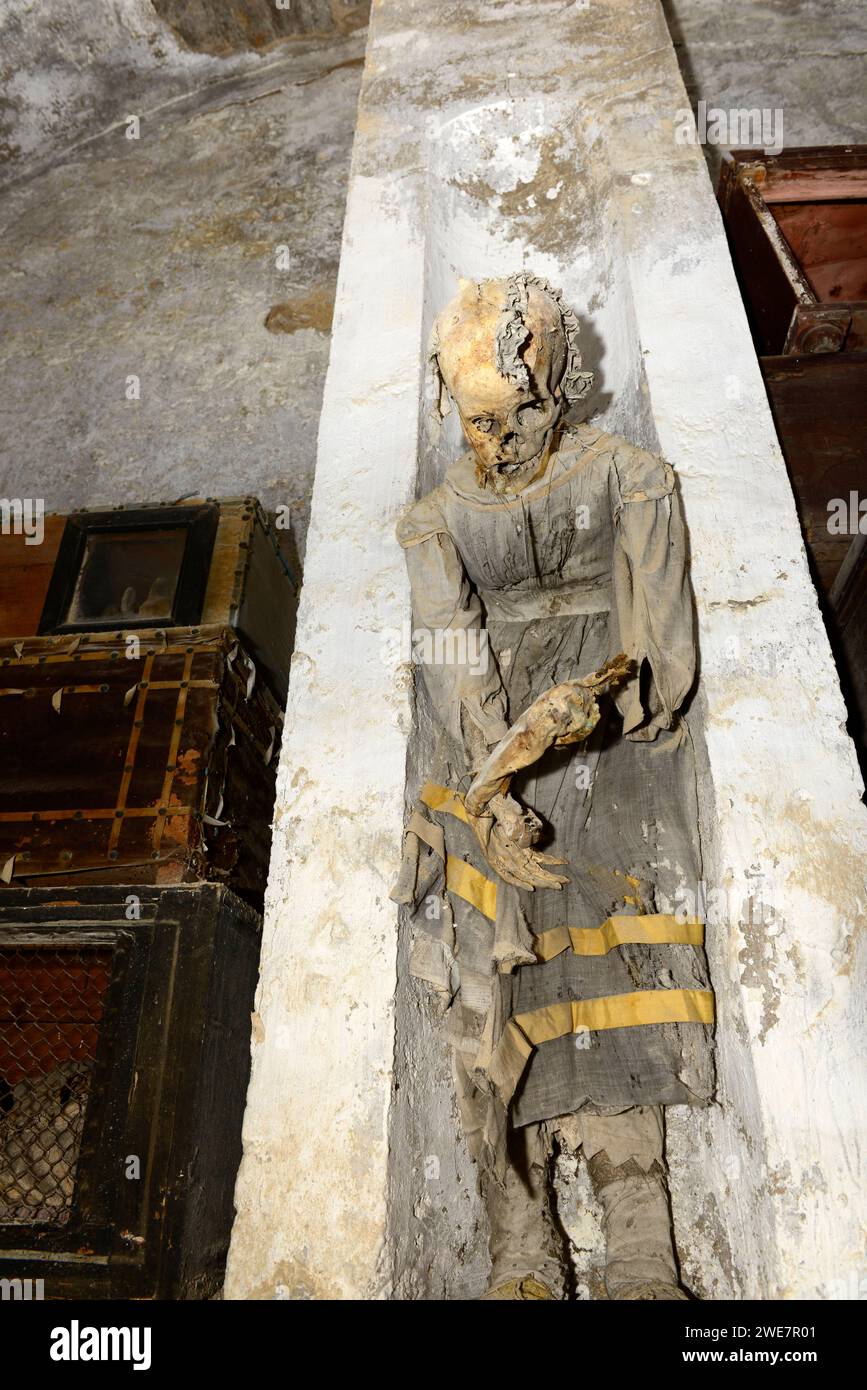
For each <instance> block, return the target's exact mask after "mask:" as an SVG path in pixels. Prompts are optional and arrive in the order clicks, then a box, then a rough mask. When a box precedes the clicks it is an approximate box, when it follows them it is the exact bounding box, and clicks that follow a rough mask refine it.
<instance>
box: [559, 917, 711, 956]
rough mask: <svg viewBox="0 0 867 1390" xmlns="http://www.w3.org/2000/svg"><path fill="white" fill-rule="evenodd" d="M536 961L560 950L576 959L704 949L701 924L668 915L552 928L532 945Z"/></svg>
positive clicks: (624, 918) (616, 918)
mask: <svg viewBox="0 0 867 1390" xmlns="http://www.w3.org/2000/svg"><path fill="white" fill-rule="evenodd" d="M533 945H534V949H535V952H536V955H537V957H538V959H539V960H542V961H545V960H553V959H554V957H555V956H559V955H560V953H561V952H562V951H568V950H570V948H571V950H572V951H574V953H575V955H576V956H607V954H608V952H609V951H611V950H613V949H614V947H615V946H639V945H646V946H673V945H683V946H703V945H704V924H703V923H702V922H698V921H695V920H693V919H690V920H689V921H687V922H678V920H677V918H676V917H673V916H671V915H670V914H668V913H663V912H659V913H648V914H643V915H641V916H633V917H628V916H619V917H609V918H608V919H607V920H606V921H604V922H603V923H602V926H601V927H566V926H563V927H551V929H550V930H549V931H544V932H541V933H540V934H539V936H537V937H536V940H535V942H534V943H533Z"/></svg>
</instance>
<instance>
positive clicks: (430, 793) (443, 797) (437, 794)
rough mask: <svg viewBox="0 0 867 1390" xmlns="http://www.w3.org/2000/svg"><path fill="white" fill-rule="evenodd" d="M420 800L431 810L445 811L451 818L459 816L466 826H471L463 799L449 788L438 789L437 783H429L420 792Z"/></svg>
mask: <svg viewBox="0 0 867 1390" xmlns="http://www.w3.org/2000/svg"><path fill="white" fill-rule="evenodd" d="M419 800H420V801H423V802H424V804H425V806H427V807H428V809H429V810H431V811H445V812H446V813H447V814H448V815H450V816H457V818H458V820H462V821H463V822H464V825H469V817H468V816H467V813H466V810H465V809H464V801H463V797H462V796H460V795H459V793H458V792H453V791H451V790H450V789H449V788H448V787H438V786H437V784H436V783H435V782H427V783H426V784H425V785H424V786H423V787H422V789H421V791H420V792H419Z"/></svg>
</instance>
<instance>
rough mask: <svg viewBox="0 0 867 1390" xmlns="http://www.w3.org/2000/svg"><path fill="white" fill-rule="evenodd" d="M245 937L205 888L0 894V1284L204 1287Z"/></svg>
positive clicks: (219, 1213) (218, 1276)
mask: <svg viewBox="0 0 867 1390" xmlns="http://www.w3.org/2000/svg"><path fill="white" fill-rule="evenodd" d="M260 931H261V919H260V918H259V916H258V914H257V913H255V912H254V911H253V909H252V908H250V907H248V906H247V905H245V904H244V903H242V902H240V901H239V899H237V898H236V897H235V896H234V895H233V894H232V893H231V892H229V891H228V890H227V889H225V888H222V887H215V886H213V885H205V886H200V887H197V888H191V887H179V888H168V889H154V888H140V889H138V890H135V891H133V890H131V889H130V888H83V889H78V888H74V889H73V888H69V887H67V888H64V889H62V890H53V891H49V890H45V889H19V888H10V889H7V890H6V891H5V893H3V894H0V1278H8V1279H15V1278H17V1279H27V1278H31V1279H41V1280H44V1296H45V1298H47V1299H67V1298H73V1299H77V1298H122V1299H129V1298H137V1299H141V1298H144V1299H152V1298H159V1299H189V1298H207V1297H209V1296H210V1295H211V1294H213V1293H215V1292H216V1291H217V1290H218V1289H219V1288H220V1286H221V1283H222V1278H223V1271H224V1267H225V1260H226V1253H227V1250H228V1244H229V1235H230V1232H231V1226H232V1219H233V1214H234V1208H233V1201H232V1198H233V1192H234V1185H235V1177H236V1174H237V1170H238V1165H239V1163H240V1159H241V1122H242V1117H243V1111H244V1103H245V1097H246V1090H247V1082H248V1079H249V1071H250V1049H249V1035H250V1013H251V1010H252V1007H253V996H254V992H255V987H256V978H257V963H258V956H259V944H260Z"/></svg>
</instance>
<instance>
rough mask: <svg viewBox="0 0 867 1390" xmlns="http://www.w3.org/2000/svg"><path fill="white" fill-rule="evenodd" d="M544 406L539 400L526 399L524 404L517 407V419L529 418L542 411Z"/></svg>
mask: <svg viewBox="0 0 867 1390" xmlns="http://www.w3.org/2000/svg"><path fill="white" fill-rule="evenodd" d="M544 410H545V407H544V405H543V404H542V402H541V401H528V402H527V404H526V405H522V406H520V407H519V408H518V419H519V420H531V419H533V418H534V417H535V416H537V415H541V414H543V413H544Z"/></svg>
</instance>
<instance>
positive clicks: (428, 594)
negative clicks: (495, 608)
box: [397, 492, 508, 765]
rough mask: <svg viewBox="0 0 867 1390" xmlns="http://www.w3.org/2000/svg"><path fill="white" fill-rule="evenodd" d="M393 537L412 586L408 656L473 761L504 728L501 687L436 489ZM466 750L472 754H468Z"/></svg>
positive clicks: (405, 518) (441, 716)
mask: <svg viewBox="0 0 867 1390" xmlns="http://www.w3.org/2000/svg"><path fill="white" fill-rule="evenodd" d="M397 538H398V540H399V541H400V544H401V545H402V546H403V548H404V552H405V554H406V564H407V569H408V570H409V579H410V585H411V588H412V607H413V632H412V659H413V661H414V662H415V663H417V664H418V665H419V666H420V667H421V668H422V670H423V672H424V681H425V685H426V686H427V689H428V692H429V694H430V697H431V701H432V703H433V705H434V708H435V710H436V712H437V714H438V716H439V719H440V721H441V723H442V724H443V725H444V726H445V727H446V728H447V729H448V731H449V733H450V734H451V735H452V736H453V737H454V738H455V739H456V740H457V742H458V744H459V745H461V746H463V747H464V749H465V750H466V751H467V753H468V765H472V763H473V762H474V761H475V760H476V758H477V757H478V755H479V749H480V747H481V748H483V749H484V750H487V749H488V748H491V747H493V745H494V744H496V743H498V742H499V740H500V739H501V738H502V737H503V735H504V734H505V733H506V732H507V730H508V723H507V721H506V713H507V702H506V694H505V690H504V688H503V683H502V681H501V679H500V672H499V669H498V667H497V662H496V657H495V656H494V653H493V651H492V650H491V648H490V644H489V642H488V634H487V630H486V629H485V627H484V624H483V621H482V606H481V603H480V602H479V599H478V596H477V594H476V593H475V591H474V589H473V587H472V585H471V584H470V582H469V580H468V578H467V575H466V572H465V570H464V567H463V563H462V561H461V557H460V554H459V552H458V548H457V546H456V545H455V542H454V541H453V539H452V537H451V536H450V535H449V532H448V530H447V528H446V525H445V521H444V519H443V516H442V513H441V511H440V509H439V507H438V506H437V501H436V493H435V492H434V493H431V494H429V495H428V496H427V497H424V498H422V499H421V501H420V502H417V503H416V505H415V506H414V507H411V508H410V510H409V511H408V512H407V513H405V515H404V516H403V517H402V518H401V519H400V521H399V522H398V527H397ZM479 736H481V740H480V737H479ZM471 749H472V750H474V753H475V756H472V757H471V756H469V754H470V751H471Z"/></svg>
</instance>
